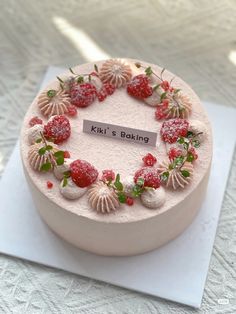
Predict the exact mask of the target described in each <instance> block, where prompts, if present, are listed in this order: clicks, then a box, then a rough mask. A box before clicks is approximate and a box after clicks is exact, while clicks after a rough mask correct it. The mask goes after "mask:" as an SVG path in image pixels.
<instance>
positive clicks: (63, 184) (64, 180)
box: [62, 177, 68, 188]
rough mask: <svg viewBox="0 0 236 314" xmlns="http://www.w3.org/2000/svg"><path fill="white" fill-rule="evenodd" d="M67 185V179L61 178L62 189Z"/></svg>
mask: <svg viewBox="0 0 236 314" xmlns="http://www.w3.org/2000/svg"><path fill="white" fill-rule="evenodd" d="M67 184H68V179H67V178H66V177H64V178H63V182H62V187H63V188H64V187H65V186H67Z"/></svg>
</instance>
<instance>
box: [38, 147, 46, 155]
mask: <svg viewBox="0 0 236 314" xmlns="http://www.w3.org/2000/svg"><path fill="white" fill-rule="evenodd" d="M38 153H39V155H40V156H43V155H44V154H45V153H46V147H44V146H43V147H41V148H40V149H39V150H38Z"/></svg>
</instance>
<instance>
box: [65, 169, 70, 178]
mask: <svg viewBox="0 0 236 314" xmlns="http://www.w3.org/2000/svg"><path fill="white" fill-rule="evenodd" d="M63 175H64V178H69V177H70V175H71V172H70V170H68V171H65V172H63Z"/></svg>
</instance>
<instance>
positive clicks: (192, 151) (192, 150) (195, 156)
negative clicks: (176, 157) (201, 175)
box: [189, 147, 198, 160]
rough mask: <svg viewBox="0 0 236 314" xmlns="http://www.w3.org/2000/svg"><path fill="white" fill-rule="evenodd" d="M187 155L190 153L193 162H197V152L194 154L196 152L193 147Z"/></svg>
mask: <svg viewBox="0 0 236 314" xmlns="http://www.w3.org/2000/svg"><path fill="white" fill-rule="evenodd" d="M189 153H191V154H192V155H193V158H194V160H197V159H198V154H197V152H196V150H195V148H194V147H191V148H190V149H189Z"/></svg>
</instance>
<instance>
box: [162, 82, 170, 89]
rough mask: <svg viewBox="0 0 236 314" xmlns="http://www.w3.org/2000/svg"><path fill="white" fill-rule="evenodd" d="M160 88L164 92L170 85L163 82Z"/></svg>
mask: <svg viewBox="0 0 236 314" xmlns="http://www.w3.org/2000/svg"><path fill="white" fill-rule="evenodd" d="M161 87H162V88H163V89H164V91H168V89H169V88H170V84H169V82H168V81H163V82H162V83H161Z"/></svg>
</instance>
